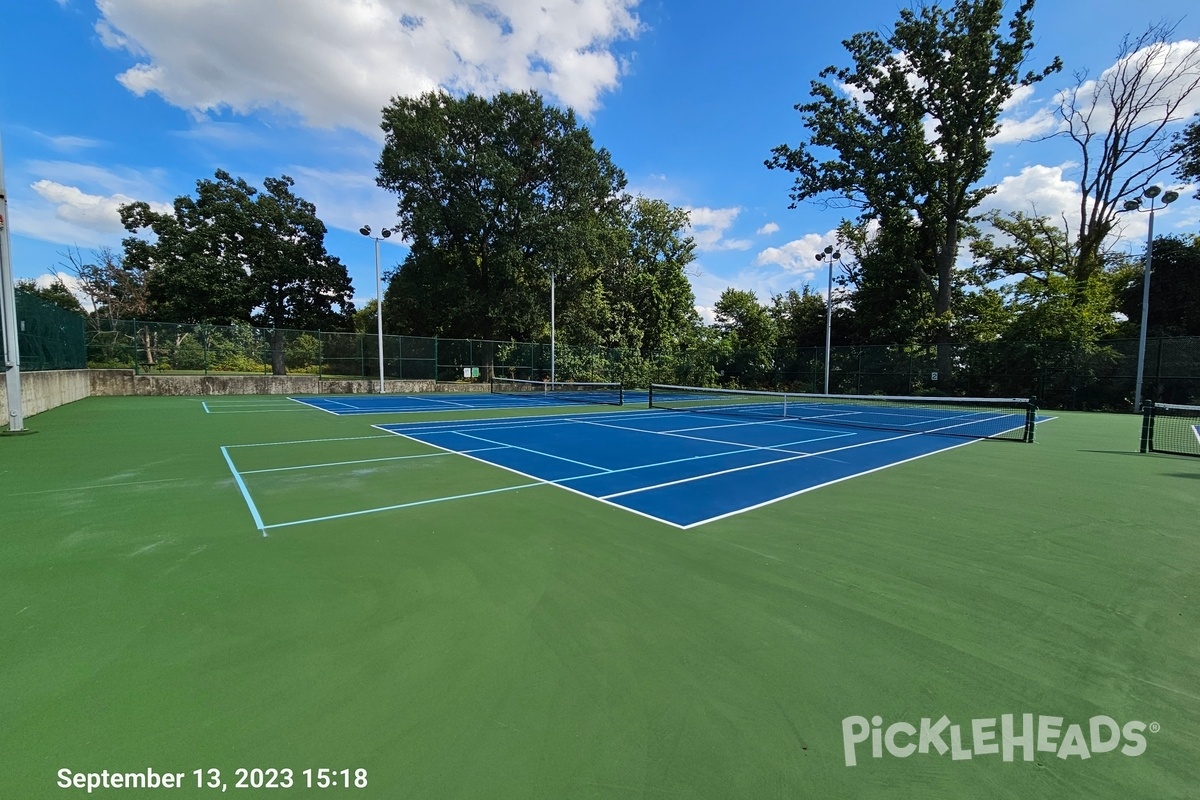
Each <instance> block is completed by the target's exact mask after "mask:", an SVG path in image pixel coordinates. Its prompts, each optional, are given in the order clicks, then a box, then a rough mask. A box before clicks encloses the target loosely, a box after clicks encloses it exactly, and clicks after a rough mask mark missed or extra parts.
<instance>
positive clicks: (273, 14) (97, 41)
mask: <svg viewBox="0 0 1200 800" xmlns="http://www.w3.org/2000/svg"><path fill="white" fill-rule="evenodd" d="M905 5H907V4H902V3H897V2H895V0H850V2H848V3H842V4H836V3H808V2H795V1H794V0H793V2H784V1H783V0H756V2H748V3H718V2H714V0H688V1H685V0H644V1H643V2H638V0H541V1H540V2H539V3H531V2H528V0H493V2H491V3H479V2H458V1H457V0H453V1H452V0H206V1H205V2H196V1H193V2H163V0H96V1H95V2H92V0H20V2H14V3H11V4H7V6H8V7H7V8H6V11H5V14H4V17H3V26H2V27H0V52H2V53H3V55H4V59H3V64H4V66H3V68H0V135H2V136H3V148H4V170H5V177H6V182H7V188H8V192H9V216H10V223H11V225H10V235H11V242H12V249H13V268H14V272H15V274H16V276H17V277H18V278H39V277H42V280H43V281H44V280H47V279H48V278H47V277H46V276H48V275H50V274H51V273H53V272H54V271H56V270H57V269H58V268H59V267H58V265H59V264H60V262H62V261H63V260H64V259H63V255H62V254H63V253H65V252H66V251H67V250H68V248H72V247H78V248H79V249H80V250H81V251H83V253H84V254H85V256H86V255H88V254H89V253H90V251H91V250H92V249H94V248H97V247H101V246H106V245H108V246H113V247H118V246H119V243H120V240H121V238H122V236H123V235H124V232H123V231H122V229H121V228H120V224H119V220H118V219H117V216H116V207H117V205H119V204H120V203H122V202H128V201H129V200H133V199H136V200H145V201H147V202H150V203H151V204H169V203H170V202H171V201H172V200H173V199H174V198H175V197H176V196H178V195H180V194H187V193H190V192H192V191H193V190H194V187H195V182H196V180H198V179H200V178H211V177H212V175H213V172H214V171H215V170H216V169H218V168H221V169H225V170H228V171H229V172H231V173H232V174H234V175H237V176H241V177H243V178H245V179H246V180H248V181H249V182H251V183H252V184H254V185H257V186H261V184H262V179H263V178H264V177H265V176H278V175H281V174H288V175H291V176H292V177H293V178H295V179H296V184H297V186H296V190H297V191H298V193H299V194H300V195H302V196H303V197H306V198H307V199H309V200H311V201H313V202H314V203H316V205H317V211H318V214H319V215H320V216H321V218H322V219H323V220H324V221H325V222H326V224H327V225H328V226H329V228H330V233H329V236H328V238H327V240H326V245H327V248H328V249H329V251H330V252H331V253H333V254H334V255H337V256H338V257H339V258H341V259H342V261H343V262H344V263H345V264H346V265H347V266H348V268H349V270H350V274H351V277H352V279H353V281H354V286H355V297H356V302H357V303H358V304H359V305H360V306H361V304H362V303H363V302H365V300H367V299H370V298H372V297H374V250H373V247H372V244H371V242H370V241H369V240H367V239H365V238H363V237H362V236H360V235H359V234H358V232H357V231H358V228H359V227H360V226H361V225H363V224H364V223H366V224H370V225H371V226H372V227H373V228H376V229H378V228H380V227H382V226H384V225H388V224H391V223H393V222H394V220H395V214H394V208H395V200H394V197H393V196H392V195H390V194H388V193H387V192H384V191H383V190H381V189H378V188H376V187H375V185H374V177H375V172H374V162H375V160H376V158H377V157H378V154H379V148H380V145H381V141H382V140H381V137H380V134H379V130H378V119H379V109H380V108H381V107H382V106H383V105H384V104H385V103H386V102H387V100H388V98H389V97H391V96H394V95H397V94H411V93H416V92H420V91H423V90H427V89H431V88H435V87H438V86H442V87H446V88H448V89H450V90H452V91H462V90H472V91H476V92H480V93H485V94H486V93H491V92H494V91H497V90H502V89H525V88H535V89H538V90H539V91H541V92H542V93H543V94H544V95H546V96H547V97H548V98H549V99H551V100H552V101H555V102H558V103H560V104H563V105H570V106H572V107H574V108H575V109H576V110H577V111H578V112H579V114H580V116H581V118H582V120H583V121H584V123H585V124H586V125H587V126H588V127H589V128H590V129H591V131H592V135H593V137H594V139H595V140H596V142H597V144H598V145H600V146H603V147H606V148H608V149H609V150H610V151H611V152H612V154H613V157H614V159H615V161H616V163H617V164H618V165H619V166H620V167H621V168H622V169H624V170H625V172H626V174H627V176H628V178H629V182H630V187H631V189H633V190H635V191H638V192H641V193H642V194H646V195H649V196H653V197H660V198H662V199H665V200H667V201H669V202H671V203H673V204H675V205H678V206H683V207H686V208H688V209H690V210H691V214H692V221H693V231H692V233H693V235H694V236H695V238H696V240H697V243H698V245H699V248H698V259H697V262H696V264H695V265H694V268H693V269H692V270H691V272H692V273H693V274H692V275H691V280H692V285H693V288H694V290H695V293H696V302H697V306H698V307H700V308H701V309H702V312H703V313H705V315H706V316H707V315H708V314H709V312H710V309H711V307H712V305H713V303H714V302H715V301H716V299H717V297H718V296H719V294H720V292H721V291H722V290H723V289H724V288H725V287H727V286H735V287H737V288H742V289H752V290H754V291H755V292H756V293H757V294H758V296H759V298H760V299H761V300H763V301H764V302H765V301H766V300H767V298H768V297H769V296H770V295H771V294H772V293H777V292H782V291H785V290H786V289H788V288H800V287H801V286H803V285H804V284H805V283H813V284H814V285H815V286H816V288H818V289H823V288H824V273H823V272H820V273H819V274H818V269H817V266H818V265H817V263H816V261H815V259H814V258H813V255H814V254H815V252H816V251H817V250H819V249H820V248H821V247H823V246H824V245H825V244H827V243H829V242H831V241H832V230H833V229H834V228H835V227H836V225H837V223H838V220H839V219H840V214H839V213H838V212H836V211H830V210H824V209H822V208H821V207H820V206H818V205H811V204H807V205H804V206H802V207H800V208H798V209H795V210H789V209H788V208H787V206H788V202H789V201H788V197H787V191H788V187H789V185H790V183H791V181H790V178H789V176H788V175H787V174H786V173H780V172H772V171H768V170H767V169H766V168H765V167H764V166H763V160H764V159H765V158H767V157H768V156H769V152H770V149H771V148H772V147H773V146H775V145H777V144H780V143H782V142H788V143H791V144H794V143H796V142H798V141H799V140H800V139H801V138H802V135H803V131H802V129H801V128H800V126H799V116H798V114H796V112H795V111H794V110H793V108H792V106H793V105H794V104H795V103H797V102H801V101H804V100H806V99H807V97H808V84H809V81H810V80H812V79H814V78H816V77H817V73H818V72H819V70H820V69H821V68H822V67H824V66H827V65H830V64H838V65H843V64H847V63H848V57H847V55H846V53H845V51H844V49H843V48H842V46H841V41H842V40H843V39H845V38H848V37H849V36H851V35H853V34H854V33H856V32H858V31H862V30H867V29H886V28H888V27H889V26H890V25H891V23H892V22H893V21H894V20H895V19H896V16H897V11H898V9H899V8H901V7H904V6H905ZM1010 5H1015V3H1011V4H1010ZM1191 8H1192V3H1190V2H1182V1H1181V0H1148V1H1147V2H1141V3H1129V2H1127V1H1123V2H1116V1H1115V0H1089V1H1088V2H1087V3H1079V2H1077V0H1041V2H1039V3H1038V5H1037V7H1036V9H1035V11H1034V20H1035V30H1034V34H1035V39H1036V47H1035V49H1034V50H1033V53H1032V55H1031V60H1030V65H1031V66H1034V67H1041V66H1043V65H1045V64H1047V63H1049V61H1050V60H1051V59H1052V58H1053V57H1054V56H1056V55H1057V56H1060V57H1062V59H1063V61H1064V64H1065V70H1064V72H1063V73H1062V74H1060V75H1057V76H1052V77H1051V78H1050V79H1048V80H1047V81H1046V82H1045V83H1043V84H1041V85H1040V86H1039V87H1037V89H1036V91H1035V92H1033V93H1032V94H1030V95H1028V96H1022V97H1021V98H1019V100H1020V102H1017V103H1014V104H1013V105H1012V107H1011V108H1009V109H1008V111H1007V112H1006V115H1005V119H1006V121H1007V122H1008V125H1007V126H1006V128H1004V129H1002V132H1001V136H1000V137H999V139H998V140H997V141H996V142H995V148H994V149H995V156H994V158H993V161H992V168H991V173H990V174H989V176H988V179H987V181H988V182H989V183H994V184H997V185H998V186H999V187H1000V188H999V190H998V191H997V193H996V194H995V195H994V196H993V197H992V198H991V199H990V200H989V201H988V203H987V204H986V205H987V206H989V207H996V208H1000V209H1004V210H1023V211H1027V212H1028V211H1030V210H1031V206H1030V204H1031V202H1035V203H1036V207H1037V211H1038V212H1040V213H1047V214H1052V215H1058V214H1059V213H1060V212H1064V211H1065V212H1067V213H1068V214H1070V213H1072V211H1073V209H1076V208H1077V203H1078V200H1077V191H1078V190H1077V188H1075V185H1074V182H1075V180H1076V179H1077V173H1076V172H1075V163H1076V162H1077V161H1078V152H1077V151H1075V150H1073V149H1072V148H1071V147H1069V146H1068V145H1067V144H1066V143H1065V142H1062V141H1060V140H1051V141H1022V140H1021V139H1022V137H1021V136H1019V135H1018V134H1019V132H1020V131H1022V130H1027V129H1032V128H1034V127H1036V122H1037V120H1039V119H1043V118H1044V112H1045V109H1046V108H1047V104H1048V103H1049V102H1051V100H1052V98H1053V95H1054V93H1055V91H1056V90H1058V89H1061V88H1065V87H1067V86H1069V85H1071V84H1073V83H1074V73H1077V72H1085V71H1086V72H1087V73H1089V74H1090V75H1093V76H1094V75H1098V74H1100V73H1101V72H1103V70H1105V69H1107V68H1109V67H1111V66H1112V64H1113V62H1114V59H1115V57H1116V54H1117V52H1118V48H1119V46H1120V43H1121V39H1122V37H1123V36H1124V35H1125V34H1127V33H1133V34H1135V35H1136V34H1139V33H1141V32H1142V31H1144V30H1145V29H1146V28H1147V26H1149V25H1150V24H1153V23H1157V22H1162V21H1168V22H1178V27H1177V28H1176V34H1175V37H1174V38H1175V39H1176V40H1179V41H1183V42H1195V41H1200V14H1196V13H1195V12H1194V11H1192V12H1191V16H1190V17H1188V16H1187V14H1188V12H1189V11H1190V10H1191ZM1084 9H1086V11H1085V10H1084ZM1183 48H1184V49H1186V45H1185V46H1183ZM1187 110H1188V111H1189V113H1194V112H1195V111H1197V110H1200V93H1197V95H1196V97H1194V98H1193V100H1192V102H1191V105H1189V106H1188V107H1187ZM1039 112H1041V113H1040V114H1039ZM1017 123H1020V124H1021V125H1022V126H1024V127H1019V126H1018V124H1017ZM1162 182H1163V183H1165V184H1170V185H1175V184H1174V183H1173V179H1172V178H1170V177H1169V176H1166V177H1164V179H1163V180H1162ZM1184 188H1185V189H1187V191H1186V194H1185V199H1183V200H1181V201H1180V202H1178V203H1176V204H1175V205H1174V206H1172V207H1171V208H1170V209H1169V210H1168V212H1167V213H1164V214H1161V215H1160V216H1159V218H1158V219H1157V220H1156V232H1157V233H1171V232H1191V233H1195V232H1197V230H1198V229H1200V204H1198V203H1196V202H1195V201H1193V200H1192V199H1191V195H1192V194H1194V193H1195V188H1194V187H1184ZM1075 213H1077V211H1076V212H1075ZM1145 222H1146V220H1145V215H1130V216H1129V217H1128V218H1127V221H1126V224H1125V225H1124V226H1123V228H1122V230H1121V232H1120V235H1121V237H1122V238H1121V239H1120V240H1119V241H1116V242H1114V245H1115V246H1117V247H1120V248H1126V249H1128V250H1130V251H1131V252H1140V249H1141V244H1140V243H1141V242H1142V241H1144V237H1145V231H1146V228H1145ZM404 252H405V251H404V249H403V247H402V246H399V245H396V244H394V243H385V244H384V245H383V261H384V267H385V269H386V268H387V267H389V266H393V265H395V264H396V263H398V262H399V261H400V260H401V259H403V257H404Z"/></svg>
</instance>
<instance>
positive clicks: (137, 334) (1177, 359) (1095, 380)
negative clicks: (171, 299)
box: [22, 298, 1200, 411]
mask: <svg viewBox="0 0 1200 800" xmlns="http://www.w3.org/2000/svg"><path fill="white" fill-rule="evenodd" d="M33 299H34V300H36V298H33ZM55 310H57V309H55ZM62 313H64V314H65V313H66V312H62ZM69 316H72V317H75V315H69ZM82 324H83V323H82V320H81V319H79V318H78V317H75V321H74V323H73V325H74V327H72V328H71V331H70V332H67V331H65V330H59V329H55V330H53V331H49V332H48V333H45V334H43V335H42V337H41V338H42V341H43V342H46V345H45V346H44V347H43V348H42V350H47V349H49V350H53V349H54V348H59V349H62V348H64V347H65V346H66V344H65V343H64V341H65V340H71V339H72V338H73V340H74V341H76V342H78V341H79V340H80V339H81V337H82ZM44 327H45V326H43V328H44ZM68 327H69V326H68ZM944 347H946V348H947V350H948V351H949V352H943V353H942V354H941V355H942V356H943V357H942V358H940V359H939V351H938V348H937V347H936V346H924V347H923V346H900V345H854V346H846V347H834V348H832V351H831V357H830V391H831V392H833V393H835V394H891V395H959V396H977V397H1027V396H1035V397H1037V398H1038V403H1039V404H1040V405H1041V406H1042V407H1043V408H1057V409H1079V410H1107V411H1129V410H1132V407H1133V395H1134V381H1135V377H1136V374H1137V350H1138V342H1137V340H1136V339H1114V340H1104V341H1100V342H1097V343H1095V344H1091V345H1086V346H1085V345H1076V344H1071V343H1063V342H1006V341H995V342H980V343H972V344H962V345H946V346H944ZM31 352H32V350H31ZM739 355H740V354H738V353H732V354H730V353H727V352H726V353H722V352H721V351H720V349H719V348H709V349H698V350H696V351H693V352H679V353H660V354H655V355H651V356H645V355H643V354H641V353H640V352H638V351H634V350H620V349H610V348H596V347H580V346H575V345H570V344H566V343H559V344H558V345H557V348H556V351H555V359H554V360H555V365H554V366H555V377H556V378H559V379H561V380H572V381H621V382H622V383H624V384H625V385H626V386H629V387H637V386H646V385H648V384H650V383H672V384H680V385H689V386H713V385H721V386H730V387H740V388H761V389H786V390H790V391H803V392H821V391H823V389H824V374H825V349H824V348H823V347H806V348H799V349H797V350H795V351H790V352H783V351H777V352H775V353H774V354H773V361H772V364H773V366H770V367H767V368H766V369H763V368H762V367H761V365H760V366H756V367H755V371H754V372H753V373H750V372H739V369H741V367H740V366H739V365H744V364H745V363H746V359H740V358H739ZM24 356H25V341H24V339H23V340H22V358H23V360H24ZM40 358H41V363H65V362H64V361H63V359H62V358H59V359H58V361H57V362H51V361H50V360H49V359H47V358H46V357H45V356H42V357H40ZM74 358H75V361H73V362H71V363H74V364H79V361H80V359H79V357H78V355H76V356H74ZM67 360H69V358H68V359H67ZM87 362H88V364H89V365H90V366H93V367H124V368H131V369H134V370H136V371H137V372H140V373H162V372H173V373H201V374H208V373H242V374H266V375H269V374H272V373H273V372H274V371H275V370H276V368H277V367H279V368H281V369H283V370H285V371H286V372H287V373H290V374H309V375H317V376H320V377H322V378H338V379H342V378H367V379H370V378H375V377H378V375H379V345H378V340H377V336H376V335H375V334H373V333H361V334H360V333H329V332H323V331H300V330H269V329H262V328H254V327H252V326H250V325H248V324H240V325H230V326H218V325H176V324H170V323H158V322H142V321H118V322H111V323H110V322H96V323H94V325H93V327H92V329H91V330H90V331H89V333H88V339H87ZM31 363H32V361H31ZM939 364H940V365H942V366H941V368H940V369H939ZM947 365H949V367H948V369H947ZM23 366H24V365H23ZM30 368H33V369H37V368H39V367H32V366H31V367H30ZM41 368H62V367H41ZM383 371H384V375H385V377H387V378H389V379H399V380H436V381H440V382H452V381H486V380H487V379H488V378H489V377H490V376H492V375H497V376H503V377H508V378H524V379H527V380H544V379H547V378H549V377H550V346H549V344H545V343H534V342H515V341H483V340H475V339H443V338H438V337H424V336H384V337H383ZM1145 375H1146V378H1145V384H1144V392H1143V394H1144V395H1145V397H1146V399H1149V400H1155V401H1158V402H1167V403H1184V404H1200V337H1174V338H1162V339H1150V340H1149V341H1148V342H1147V347H1146V368H1145Z"/></svg>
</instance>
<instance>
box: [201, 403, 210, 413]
mask: <svg viewBox="0 0 1200 800" xmlns="http://www.w3.org/2000/svg"><path fill="white" fill-rule="evenodd" d="M200 405H202V406H204V413H205V414H211V413H212V412H211V411H209V410H208V403H207V402H205V401H202V402H201V403H200Z"/></svg>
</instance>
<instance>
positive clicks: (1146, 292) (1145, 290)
mask: <svg viewBox="0 0 1200 800" xmlns="http://www.w3.org/2000/svg"><path fill="white" fill-rule="evenodd" d="M1160 194H1161V195H1162V204H1163V205H1164V206H1166V205H1169V204H1170V203H1174V202H1175V201H1176V200H1178V199H1179V192H1166V193H1164V192H1163V190H1162V187H1161V186H1147V187H1146V188H1145V190H1143V191H1142V197H1144V198H1146V199H1147V200H1149V201H1150V208H1142V197H1139V198H1138V199H1137V200H1126V201H1125V208H1124V210H1125V211H1148V212H1149V213H1150V227H1149V229H1148V230H1147V231H1146V269H1145V272H1144V273H1143V275H1142V326H1141V330H1140V331H1139V332H1138V362H1137V386H1136V387H1135V388H1134V390H1133V410H1134V413H1138V412H1140V411H1141V410H1142V379H1143V376H1144V375H1145V374H1146V327H1147V323H1148V321H1149V319H1150V270H1151V267H1152V265H1153V263H1154V199H1155V198H1156V197H1158V196H1159V195H1160Z"/></svg>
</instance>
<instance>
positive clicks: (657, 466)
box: [375, 410, 1007, 528]
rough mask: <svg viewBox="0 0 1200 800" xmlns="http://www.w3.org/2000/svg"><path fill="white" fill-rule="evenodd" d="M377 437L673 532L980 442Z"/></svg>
mask: <svg viewBox="0 0 1200 800" xmlns="http://www.w3.org/2000/svg"><path fill="white" fill-rule="evenodd" d="M375 427H377V428H380V429H381V430H385V431H389V432H391V433H395V434H398V435H401V436H406V437H408V438H410V439H413V440H416V441H419V442H423V443H425V444H428V445H431V446H433V447H436V448H439V449H441V450H446V451H449V452H453V453H459V454H462V455H463V456H464V457H466V458H472V459H475V460H477V461H482V462H484V463H488V464H493V465H495V466H498V467H502V468H503V469H506V470H509V471H511V472H515V473H517V474H519V475H522V476H525V477H528V478H532V479H534V480H539V481H542V482H544V483H547V484H553V485H555V486H559V487H562V488H564V489H567V490H569V491H572V492H577V493H579V494H582V495H585V496H587V497H590V498H592V499H595V500H599V501H601V502H603V503H607V504H609V505H614V506H618V507H620V508H623V509H626V510H628V511H632V512H634V513H635V514H640V515H642V516H645V517H650V518H651V519H655V520H658V521H660V522H664V523H666V524H668V525H674V526H676V527H679V528H690V527H694V526H696V525H702V524H704V523H706V522H712V521H713V520H717V519H721V518H722V517H727V516H730V515H733V514H738V513H741V512H743V511H748V510H750V509H753V508H758V507H760V506H764V505H767V504H769V503H774V502H777V501H779V500H783V499H785V498H788V497H793V496H795V495H798V494H802V493H804V492H808V491H811V490H813V489H817V488H820V487H822V486H827V485H829V484H831V483H837V482H839V481H843V480H847V479H849V478H853V477H856V476H859V475H865V474H867V473H869V472H874V471H876V470H880V469H884V468H885V467H890V466H894V465H896V464H901V463H904V462H905V461H911V460H912V459H915V458H921V457H923V456H928V455H932V454H934V453H938V452H941V451H943V450H949V449H952V448H955V447H961V446H963V445H965V444H970V443H971V442H972V441H975V440H970V439H968V440H963V439H952V438H949V437H945V436H939V435H931V434H928V433H921V432H919V431H910V432H902V431H878V430H867V429H852V428H847V427H839V426H834V425H823V424H815V423H811V422H806V421H800V420H795V419H747V418H745V417H741V418H739V417H736V416H724V415H720V414H713V413H693V412H686V411H670V410H667V411H656V410H640V411H623V412H622V411H617V412H610V413H604V412H594V413H584V414H561V415H549V416H541V417H506V418H501V419H488V420H478V419H477V420H459V421H445V422H419V423H396V424H386V425H376V426H375ZM990 446H999V447H1003V446H1007V445H1001V444H993V445H990Z"/></svg>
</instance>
